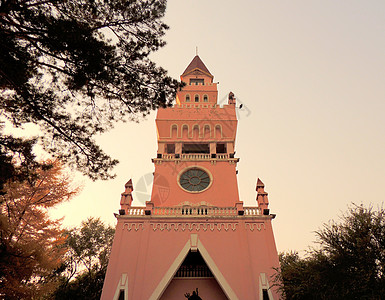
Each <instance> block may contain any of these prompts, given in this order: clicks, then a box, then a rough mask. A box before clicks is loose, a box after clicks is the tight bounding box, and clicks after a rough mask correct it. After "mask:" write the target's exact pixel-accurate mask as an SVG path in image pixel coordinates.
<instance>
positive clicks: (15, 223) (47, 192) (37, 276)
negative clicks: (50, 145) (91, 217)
mask: <svg viewBox="0 0 385 300" xmlns="http://www.w3.org/2000/svg"><path fill="white" fill-rule="evenodd" d="M34 173H35V174H36V177H35V178H34V180H33V181H27V180H25V181H23V182H20V181H13V182H8V183H7V184H6V185H5V187H4V188H5V190H6V193H4V194H3V195H1V196H0V212H1V214H0V241H1V246H0V298H1V299H33V298H37V297H39V296H41V295H44V294H46V293H48V292H50V291H52V290H54V289H55V288H56V285H57V282H56V280H55V275H54V273H55V270H56V269H57V268H58V267H59V266H60V265H61V264H62V259H63V257H64V254H65V249H64V248H63V244H64V243H65V237H64V235H63V230H62V229H61V223H60V220H52V219H50V218H49V216H48V209H49V208H52V207H54V206H56V205H58V204H60V203H62V202H63V201H68V200H69V199H70V198H72V197H73V196H74V195H76V193H77V192H78V188H73V187H72V185H71V181H70V179H69V175H66V174H65V173H64V171H63V168H62V166H61V164H60V163H58V162H57V161H56V162H52V161H47V162H45V163H41V164H40V166H39V167H38V168H37V169H36V170H34Z"/></svg>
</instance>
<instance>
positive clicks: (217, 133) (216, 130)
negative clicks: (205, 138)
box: [215, 125, 222, 139]
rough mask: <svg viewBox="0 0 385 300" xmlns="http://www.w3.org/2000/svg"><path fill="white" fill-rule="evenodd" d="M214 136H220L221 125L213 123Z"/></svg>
mask: <svg viewBox="0 0 385 300" xmlns="http://www.w3.org/2000/svg"><path fill="white" fill-rule="evenodd" d="M215 138H217V139H218V138H222V127H221V125H215Z"/></svg>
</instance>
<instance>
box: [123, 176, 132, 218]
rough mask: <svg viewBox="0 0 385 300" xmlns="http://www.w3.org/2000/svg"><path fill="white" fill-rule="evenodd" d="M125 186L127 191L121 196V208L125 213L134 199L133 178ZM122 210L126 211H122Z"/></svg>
mask: <svg viewBox="0 0 385 300" xmlns="http://www.w3.org/2000/svg"><path fill="white" fill-rule="evenodd" d="M124 187H125V191H124V193H122V194H121V195H122V197H121V198H120V208H121V210H120V214H125V213H126V212H127V209H128V208H129V207H130V206H131V203H132V201H133V197H132V192H133V190H134V187H133V185H132V179H130V180H129V181H127V183H126V184H125V185H124ZM122 210H123V211H124V212H125V213H122Z"/></svg>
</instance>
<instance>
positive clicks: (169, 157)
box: [154, 153, 239, 161]
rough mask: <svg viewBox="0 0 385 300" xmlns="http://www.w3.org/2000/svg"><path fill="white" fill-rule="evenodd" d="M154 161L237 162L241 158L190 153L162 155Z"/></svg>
mask: <svg viewBox="0 0 385 300" xmlns="http://www.w3.org/2000/svg"><path fill="white" fill-rule="evenodd" d="M154 160H236V161H238V160H239V158H234V157H233V156H230V155H229V154H227V153H225V154H216V155H215V156H212V155H211V154H208V153H207V154H206V153H204V154H201V153H189V154H179V155H178V154H177V155H175V154H162V156H161V157H158V158H154Z"/></svg>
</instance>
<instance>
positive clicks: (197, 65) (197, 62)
mask: <svg viewBox="0 0 385 300" xmlns="http://www.w3.org/2000/svg"><path fill="white" fill-rule="evenodd" d="M195 69H199V70H201V71H203V72H204V73H206V74H207V75H209V76H210V77H214V76H213V75H212V74H211V73H210V71H209V69H207V67H206V66H205V64H204V63H203V61H202V60H201V59H200V57H199V56H198V55H196V56H195V57H194V58H193V60H192V61H191V62H190V64H189V65H188V66H187V68H186V70H184V72H183V74H182V76H183V75H186V74H187V73H190V72H191V71H193V70H195Z"/></svg>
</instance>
